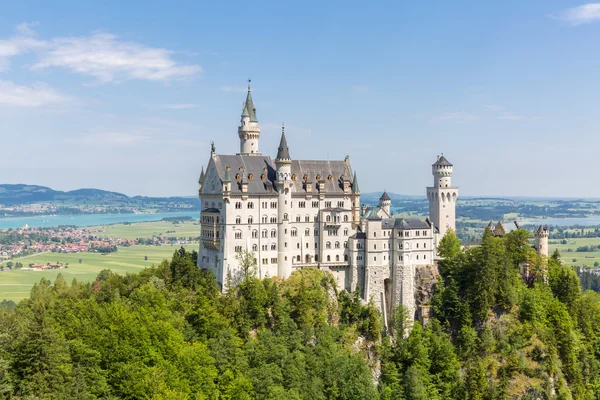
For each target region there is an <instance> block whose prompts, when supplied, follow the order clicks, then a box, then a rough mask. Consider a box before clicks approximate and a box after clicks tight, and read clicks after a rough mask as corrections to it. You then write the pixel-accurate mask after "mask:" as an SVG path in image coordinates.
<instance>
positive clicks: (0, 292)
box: [0, 244, 198, 301]
mask: <svg viewBox="0 0 600 400" xmlns="http://www.w3.org/2000/svg"><path fill="white" fill-rule="evenodd" d="M179 247H180V246H177V245H173V246H171V245H169V246H132V247H120V248H119V251H117V252H116V253H109V254H107V255H101V254H100V253H78V254H62V253H43V254H36V255H33V256H29V257H23V258H19V259H15V260H13V262H17V261H18V262H21V263H23V266H25V267H27V266H29V264H30V263H35V264H47V263H56V262H60V263H62V264H63V265H66V264H67V263H68V264H69V265H68V268H62V269H54V270H47V271H33V270H22V269H19V270H15V269H13V270H11V271H6V272H0V300H2V299H7V300H14V301H19V300H21V299H24V298H26V297H29V292H30V290H31V287H32V286H33V284H34V283H36V282H39V281H40V280H41V279H42V278H44V279H48V280H50V281H54V279H56V276H57V275H58V274H62V275H63V276H64V277H65V279H66V280H67V282H71V281H72V280H73V279H74V278H75V279H77V280H78V281H80V282H83V281H93V280H94V279H96V276H97V275H98V273H99V272H100V271H102V270H104V269H110V270H112V271H114V272H116V273H119V274H126V273H128V272H138V271H140V270H141V269H143V268H145V267H150V266H152V265H158V264H159V263H160V262H161V261H162V260H164V259H170V258H171V256H172V255H173V252H174V251H175V250H177V249H178V248H179ZM184 247H185V248H186V249H187V250H189V251H191V250H197V248H198V245H197V244H191V245H185V246H184ZM146 256H147V257H148V260H145V257H146ZM79 259H81V263H79ZM4 264H5V263H4Z"/></svg>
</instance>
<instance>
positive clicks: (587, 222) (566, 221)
mask: <svg viewBox="0 0 600 400" xmlns="http://www.w3.org/2000/svg"><path fill="white" fill-rule="evenodd" d="M519 224H520V225H555V226H570V225H581V226H595V225H600V218H599V217H590V218H539V219H523V220H520V221H519Z"/></svg>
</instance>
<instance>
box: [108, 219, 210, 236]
mask: <svg viewBox="0 0 600 400" xmlns="http://www.w3.org/2000/svg"><path fill="white" fill-rule="evenodd" d="M97 228H100V229H101V230H102V231H103V232H104V233H105V234H106V235H107V236H112V237H121V238H124V239H136V238H150V237H153V236H174V237H185V238H188V237H194V238H196V237H198V236H199V235H200V225H199V224H198V221H195V222H192V221H185V222H180V223H178V224H174V223H172V222H166V221H158V222H139V223H132V224H115V225H107V226H102V227H97Z"/></svg>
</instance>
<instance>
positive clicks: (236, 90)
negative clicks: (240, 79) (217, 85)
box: [221, 86, 248, 93]
mask: <svg viewBox="0 0 600 400" xmlns="http://www.w3.org/2000/svg"><path fill="white" fill-rule="evenodd" d="M247 91H248V88H247V87H244V86H221V92H226V93H246V92H247Z"/></svg>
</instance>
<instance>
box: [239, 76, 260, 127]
mask: <svg viewBox="0 0 600 400" xmlns="http://www.w3.org/2000/svg"><path fill="white" fill-rule="evenodd" d="M244 116H248V117H250V122H258V119H257V118H256V108H254V102H253V101H252V94H251V93H250V85H248V94H247V95H246V101H245V102H244V109H243V110H242V117H244Z"/></svg>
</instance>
